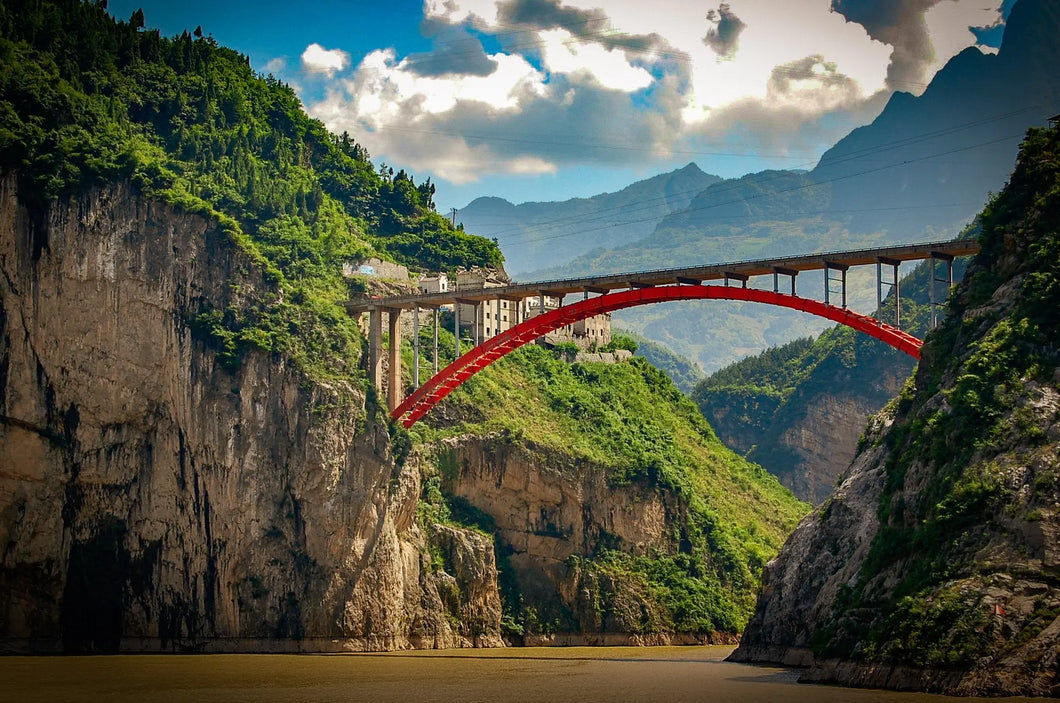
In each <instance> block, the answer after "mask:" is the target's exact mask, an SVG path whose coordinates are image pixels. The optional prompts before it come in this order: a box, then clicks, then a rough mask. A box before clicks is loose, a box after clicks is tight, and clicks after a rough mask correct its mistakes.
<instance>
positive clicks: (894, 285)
mask: <svg viewBox="0 0 1060 703" xmlns="http://www.w3.org/2000/svg"><path fill="white" fill-rule="evenodd" d="M901 263H902V262H901V261H899V260H898V259H889V258H887V257H885V256H877V257H876V309H877V310H879V314H880V315H881V316H882V315H883V298H884V295H883V287H884V286H890V287H891V292H892V293H893V294H894V326H895V327H897V328H898V329H901V328H902V299H901V293H902V290H901V288H902V287H901V284H900V283H899V280H898V267H899V266H900V265H901ZM884 266H889V267H891V280H889V281H885V280H883V267H884Z"/></svg>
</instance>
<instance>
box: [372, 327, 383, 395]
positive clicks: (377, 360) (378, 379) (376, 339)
mask: <svg viewBox="0 0 1060 703" xmlns="http://www.w3.org/2000/svg"><path fill="white" fill-rule="evenodd" d="M368 380H369V381H370V382H371V384H372V388H374V389H375V390H376V391H378V392H379V393H382V392H383V311H382V310H381V309H380V308H372V309H371V310H370V311H369V312H368Z"/></svg>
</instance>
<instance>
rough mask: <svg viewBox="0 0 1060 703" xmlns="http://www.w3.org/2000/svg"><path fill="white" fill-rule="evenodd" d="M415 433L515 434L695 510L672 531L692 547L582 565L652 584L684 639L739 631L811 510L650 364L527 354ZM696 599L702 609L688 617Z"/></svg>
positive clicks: (429, 436)
mask: <svg viewBox="0 0 1060 703" xmlns="http://www.w3.org/2000/svg"><path fill="white" fill-rule="evenodd" d="M412 432H413V435H414V437H415V438H416V440H418V441H422V442H431V441H436V440H438V439H441V438H444V437H453V436H459V435H462V434H466V433H470V434H473V435H476V436H489V435H496V434H504V435H506V436H513V437H515V438H517V440H518V441H522V442H525V443H527V444H532V445H535V446H541V447H548V448H553V449H556V450H559V451H562V452H564V453H566V454H568V455H569V456H571V457H572V458H574V459H575V460H577V461H583V462H586V463H589V464H593V465H602V466H606V467H609V472H610V474H609V480H610V481H611V482H612V483H613V484H614V485H625V484H629V483H631V482H639V483H641V484H643V485H647V486H650V487H652V488H653V489H654V490H655V491H658V492H660V493H663V494H667V495H671V496H673V497H674V498H676V499H677V500H679V501H680V502H682V503H683V504H684V505H686V506H687V508H688V509H687V511H686V512H685V513H684V517H683V520H684V521H685V524H682V525H675V526H674V528H673V529H675V530H677V531H679V532H682V533H683V534H685V535H687V536H688V540H690V542H689V544H687V545H685V547H683V548H682V547H680V545H678V544H677V543H675V544H674V548H673V549H672V550H671V551H669V552H660V553H657V554H653V555H651V556H646V557H632V556H630V555H629V554H625V553H620V552H615V551H612V550H608V549H601V550H600V551H598V553H595V554H586V555H583V556H582V561H581V563H580V567H581V568H582V569H588V570H594V569H595V570H600V571H604V572H607V573H608V574H610V575H611V577H612V578H618V579H620V580H622V579H625V580H626V581H642V580H643V581H646V583H647V584H648V587H647V592H648V594H649V595H647V596H645V597H647V598H649V599H650V600H651V601H652V604H651V605H652V607H653V608H657V609H659V610H661V611H663V612H666V613H667V614H668V615H667V619H668V621H669V622H670V623H672V626H673V627H674V628H675V629H676V630H677V631H691V632H699V631H706V632H709V631H710V630H711V629H717V630H722V631H727V632H732V633H735V632H739V631H740V629H742V627H743V625H744V624H745V623H746V621H747V618H748V617H749V616H750V613H751V610H752V608H753V603H754V596H753V594H754V591H755V589H756V588H757V585H758V583H759V578H760V575H761V570H762V567H763V566H764V564H765V563H766V562H767V561H768V560H769V559H771V558H772V557H773V556H774V555H775V554H776V552H777V550H778V549H779V547H780V545H781V543H782V542H783V540H784V538H785V537H786V536H787V534H788V533H789V532H790V530H791V529H792V528H793V527H794V525H795V523H796V522H797V521H798V519H799V518H800V517H801V516H802V515H803V514H804V513H805V511H806V510H807V506H806V505H805V504H803V503H800V502H799V501H797V500H796V499H794V498H793V497H792V496H791V494H790V493H789V492H788V491H787V489H785V488H783V487H782V486H781V485H780V484H779V483H778V482H777V480H776V479H775V478H773V477H772V476H770V475H769V474H768V473H767V472H765V471H764V470H763V469H762V468H761V467H760V466H758V465H756V464H753V463H750V462H748V461H746V460H744V459H742V458H741V457H739V456H738V455H736V454H735V453H734V452H732V451H731V450H729V449H727V448H726V447H725V446H723V445H722V444H721V442H719V441H718V439H717V437H716V435H715V434H714V432H713V430H712V429H711V428H710V426H709V425H708V424H707V423H706V421H704V419H703V417H702V415H701V414H700V413H699V411H698V409H697V408H696V406H695V405H694V404H693V403H692V402H691V401H690V400H689V399H688V398H687V397H686V396H685V395H683V394H682V393H681V392H680V391H679V390H678V389H677V388H676V387H675V386H674V384H673V382H672V381H671V380H670V378H669V377H667V376H666V375H665V374H663V373H662V372H661V371H659V370H658V369H656V368H654V367H653V366H651V365H650V364H649V363H648V362H647V361H645V360H644V359H640V358H634V359H632V360H631V361H630V362H629V363H621V364H612V365H609V364H599V363H576V364H569V363H567V362H566V361H564V360H562V359H558V358H556V357H555V356H554V355H553V353H552V352H550V351H548V350H546V349H544V348H541V347H537V346H526V347H523V348H521V349H519V350H517V351H516V352H514V353H512V354H510V355H509V356H507V357H505V358H504V359H501V360H500V361H498V362H496V363H495V364H493V365H492V366H491V367H489V368H488V369H486V370H484V371H483V372H481V373H479V374H478V375H476V376H474V377H472V378H471V379H470V380H469V381H468V382H467V383H466V384H465V385H464V386H462V387H461V388H460V389H458V390H457V391H456V392H454V393H453V394H452V395H451V396H450V397H449V399H448V400H447V401H446V403H445V404H444V405H443V406H440V407H439V408H436V409H435V410H434V411H432V415H429V416H428V417H427V419H426V422H424V423H420V424H418V425H416V426H414V428H413V430H412ZM697 594H698V595H697ZM689 599H691V600H692V601H696V602H698V603H699V605H698V606H697V607H694V608H691V609H689V608H686V607H684V605H682V604H686V605H687V603H685V602H686V601H688V600H689ZM513 615H514V616H515V617H519V614H518V613H515V614H513Z"/></svg>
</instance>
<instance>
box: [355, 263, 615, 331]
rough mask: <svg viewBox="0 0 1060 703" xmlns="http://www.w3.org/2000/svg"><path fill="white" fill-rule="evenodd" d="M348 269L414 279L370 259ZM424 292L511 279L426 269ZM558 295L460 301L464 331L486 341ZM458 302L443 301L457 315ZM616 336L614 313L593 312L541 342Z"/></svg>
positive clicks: (556, 302) (556, 301) (555, 302)
mask: <svg viewBox="0 0 1060 703" xmlns="http://www.w3.org/2000/svg"><path fill="white" fill-rule="evenodd" d="M344 273H346V275H348V276H349V275H363V276H367V277H369V278H387V279H394V280H402V281H405V280H408V281H411V280H413V279H412V277H411V276H410V275H409V272H408V270H407V269H406V268H405V267H403V266H399V265H397V264H391V263H388V262H383V261H380V260H378V259H371V260H369V261H367V262H363V263H359V264H349V265H347V267H346V268H345V270H344ZM416 285H417V287H418V288H419V290H420V292H421V293H425V294H427V293H451V294H454V297H459V296H457V295H456V294H457V293H459V292H460V291H476V292H479V291H481V290H482V289H484V288H500V287H503V286H508V285H511V279H509V278H508V274H507V273H505V271H504V269H503V268H501V269H485V268H478V267H475V268H472V269H467V270H461V271H458V272H457V273H456V274H455V275H454V276H449V275H448V274H446V273H438V274H423V275H420V276H419V278H418V279H416ZM562 302H563V301H562V300H561V299H560V298H558V297H554V296H549V295H538V296H532V297H529V298H523V299H520V300H514V299H504V298H496V299H493V300H485V301H482V302H459V303H456V307H459V313H458V316H459V319H460V336H461V337H463V338H465V339H471V340H475V341H476V342H482V341H485V340H487V339H490V338H491V337H495V336H497V335H498V334H501V333H502V332H505V331H506V330H509V329H511V328H512V327H515V326H516V325H517V324H519V323H520V322H523V321H524V320H529V319H530V318H532V317H536V316H538V315H540V314H542V313H545V312H548V311H550V310H555V309H556V308H558V307H559V306H560V305H561V304H562ZM453 308H454V306H453V305H445V306H442V308H441V309H442V310H443V311H448V312H449V313H450V314H453V315H457V311H455V310H454V309H453ZM610 341H611V315H610V314H609V313H608V314H603V315H596V316H595V317H589V318H586V319H584V320H580V321H578V322H574V323H572V324H569V325H566V326H565V327H561V328H560V329H558V330H555V331H554V332H550V333H548V334H546V335H544V336H542V337H541V338H540V339H538V340H537V342H538V344H544V345H546V346H555V345H557V344H560V343H563V342H572V343H574V344H575V345H577V346H578V347H580V348H582V349H596V348H598V347H602V346H603V345H605V344H608V343H609V342H610Z"/></svg>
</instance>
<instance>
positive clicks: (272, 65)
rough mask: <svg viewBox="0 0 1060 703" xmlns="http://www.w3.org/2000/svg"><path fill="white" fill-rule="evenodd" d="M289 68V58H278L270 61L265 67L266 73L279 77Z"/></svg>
mask: <svg viewBox="0 0 1060 703" xmlns="http://www.w3.org/2000/svg"><path fill="white" fill-rule="evenodd" d="M286 68H287V57H285V56H277V57H276V58H274V59H269V60H268V62H266V64H265V66H264V69H263V70H264V72H265V73H271V74H272V75H274V76H275V75H279V74H280V73H282V72H283V71H284V70H285V69H286Z"/></svg>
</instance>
